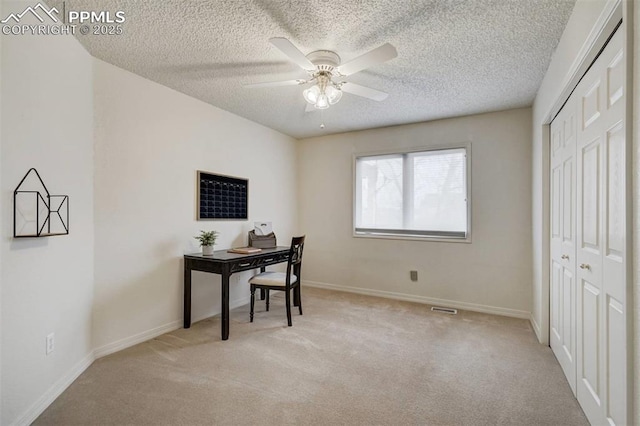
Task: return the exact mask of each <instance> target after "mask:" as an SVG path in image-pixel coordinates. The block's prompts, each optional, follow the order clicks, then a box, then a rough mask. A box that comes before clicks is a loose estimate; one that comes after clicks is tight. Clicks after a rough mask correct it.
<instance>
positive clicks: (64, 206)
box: [13, 168, 69, 238]
mask: <svg viewBox="0 0 640 426" xmlns="http://www.w3.org/2000/svg"><path fill="white" fill-rule="evenodd" d="M36 178H37V179H36ZM68 234H69V196H68V195H51V194H49V190H48V189H47V187H46V185H45V184H44V182H43V181H42V178H41V177H40V173H38V171H37V170H36V169H34V168H31V169H29V171H28V172H27V174H26V175H24V177H23V178H22V180H21V181H20V183H19V184H18V186H17V187H16V189H15V190H14V191H13V237H14V238H34V237H51V236H54V235H68Z"/></svg>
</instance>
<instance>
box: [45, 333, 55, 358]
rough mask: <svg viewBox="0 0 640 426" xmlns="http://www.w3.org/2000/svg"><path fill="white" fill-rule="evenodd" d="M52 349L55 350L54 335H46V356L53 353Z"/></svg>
mask: <svg viewBox="0 0 640 426" xmlns="http://www.w3.org/2000/svg"><path fill="white" fill-rule="evenodd" d="M54 348H55V334H54V333H51V334H49V335H47V355H49V354H50V353H51V352H53V349H54Z"/></svg>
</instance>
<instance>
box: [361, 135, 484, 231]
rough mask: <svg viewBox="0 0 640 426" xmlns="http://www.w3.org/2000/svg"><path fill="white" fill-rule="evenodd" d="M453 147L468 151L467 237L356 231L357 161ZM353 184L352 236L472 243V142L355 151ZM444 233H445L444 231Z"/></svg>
mask: <svg viewBox="0 0 640 426" xmlns="http://www.w3.org/2000/svg"><path fill="white" fill-rule="evenodd" d="M453 149H464V150H465V152H466V162H465V165H466V170H465V172H466V175H465V176H466V189H467V233H466V236H465V237H447V236H443V235H428V234H427V235H416V234H407V235H403V234H402V233H403V232H407V231H404V230H398V233H396V234H394V233H388V232H384V233H382V232H381V233H375V232H370V233H362V232H357V231H356V219H357V204H358V200H357V199H356V194H357V193H358V189H357V185H358V181H357V161H358V159H359V158H363V157H376V156H385V155H388V156H392V155H406V154H412V153H416V152H429V151H446V150H453ZM351 164H352V186H351V190H352V192H351V201H352V215H351V230H352V233H353V234H352V237H354V238H375V239H384V240H408V241H432V242H447V243H471V242H472V239H471V235H472V231H471V222H472V220H471V217H472V216H471V212H472V209H471V205H472V199H471V198H472V197H471V194H472V190H471V142H465V143H458V144H451V145H429V146H421V147H413V148H402V149H386V150H380V151H367V152H355V153H354V154H353V158H352V162H351ZM442 233H445V231H443V232H442Z"/></svg>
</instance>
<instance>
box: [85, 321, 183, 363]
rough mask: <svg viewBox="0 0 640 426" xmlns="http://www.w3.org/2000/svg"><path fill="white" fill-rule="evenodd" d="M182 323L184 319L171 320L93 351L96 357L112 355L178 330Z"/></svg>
mask: <svg viewBox="0 0 640 426" xmlns="http://www.w3.org/2000/svg"><path fill="white" fill-rule="evenodd" d="M181 325H182V320H176V321H171V322H170V323H168V324H164V325H161V326H159V327H155V328H152V329H150V330H147V331H143V332H142V333H138V334H134V335H133V336H129V337H125V338H124V339H120V340H116V341H115V342H112V343H107V344H106V345H104V346H101V347H99V348H96V349H94V351H93V353H94V355H95V357H96V359H99V358H102V357H104V356H107V355H111V354H112V353H115V352H118V351H121V350H123V349H126V348H129V347H131V346H134V345H137V344H138V343H142V342H146V341H147V340H149V339H153V338H154V337H158V336H160V335H162V334H164V333H168V332H170V331H173V330H177V329H178V328H179V327H180V326H181Z"/></svg>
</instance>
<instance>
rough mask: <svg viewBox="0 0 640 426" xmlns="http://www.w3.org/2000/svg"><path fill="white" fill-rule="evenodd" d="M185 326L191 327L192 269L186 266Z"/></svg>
mask: <svg viewBox="0 0 640 426" xmlns="http://www.w3.org/2000/svg"><path fill="white" fill-rule="evenodd" d="M183 313H184V328H190V327H191V269H189V268H188V267H187V266H186V265H185V267H184V312H183Z"/></svg>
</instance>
